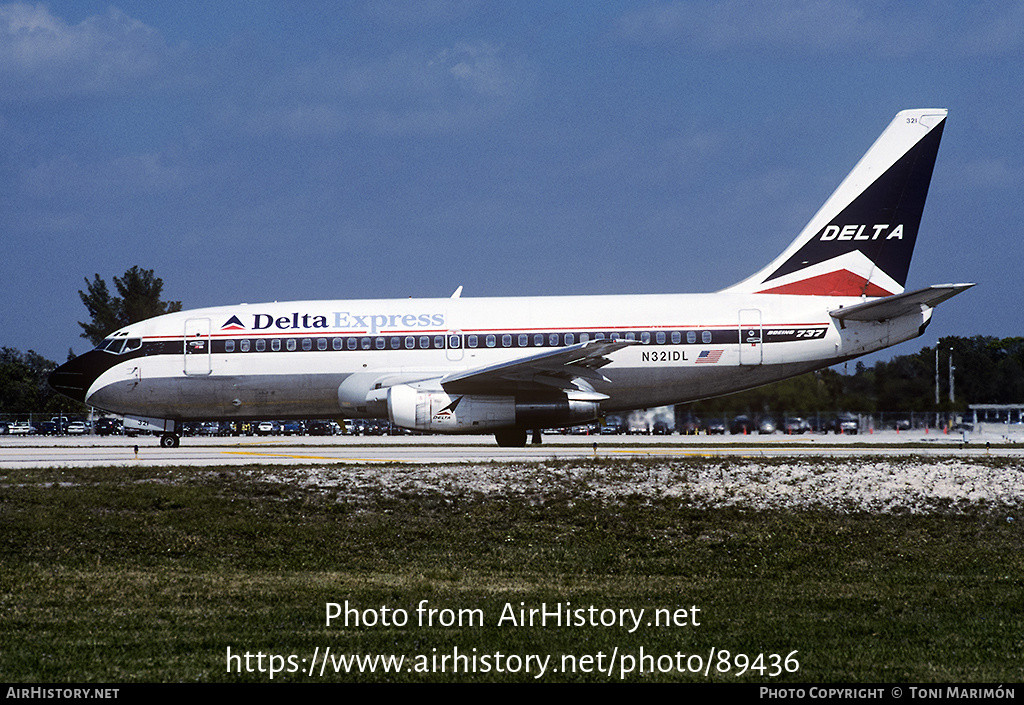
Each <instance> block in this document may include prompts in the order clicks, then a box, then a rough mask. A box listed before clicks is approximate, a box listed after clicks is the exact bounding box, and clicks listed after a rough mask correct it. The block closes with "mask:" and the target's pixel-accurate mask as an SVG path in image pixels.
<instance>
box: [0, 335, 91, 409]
mask: <svg viewBox="0 0 1024 705" xmlns="http://www.w3.org/2000/svg"><path fill="white" fill-rule="evenodd" d="M56 366H57V364H56V363H54V362H52V361H51V360H47V359H46V358H45V357H43V356H42V355H40V354H38V353H36V352H35V351H33V350H29V351H28V352H27V353H22V352H21V351H19V350H15V349H14V348H7V347H5V348H0V413H4V414H32V413H43V414H58V413H59V414H67V413H69V412H79V411H81V410H84V409H85V407H84V406H82V405H81V404H79V403H78V402H76V401H72V400H71V399H68V398H67V397H63V396H61V395H59V394H57V393H56V392H54V391H53V390H52V389H50V386H49V385H48V384H47V379H48V378H49V376H50V373H51V372H53V369H54V368H55V367H56Z"/></svg>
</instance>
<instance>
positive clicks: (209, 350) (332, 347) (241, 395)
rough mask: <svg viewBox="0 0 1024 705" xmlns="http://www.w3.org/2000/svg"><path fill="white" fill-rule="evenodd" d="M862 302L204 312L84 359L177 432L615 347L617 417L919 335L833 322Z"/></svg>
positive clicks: (610, 399)
mask: <svg viewBox="0 0 1024 705" xmlns="http://www.w3.org/2000/svg"><path fill="white" fill-rule="evenodd" d="M861 301H862V299H860V298H852V297H816V296H787V295H764V294H762V295H757V294H754V295H752V294H733V293H717V294H679V295H648V296H644V295H626V296H615V295H607V296H571V297H523V298H477V299H474V298H448V299H385V300H357V301H302V302H287V303H268V304H251V305H246V304H242V305H237V306H224V307H217V308H206V309H198V310H193V311H188V312H181V313H174V314H169V315H165V316H160V317H157V318H153V319H150V320H148V321H144V322H141V323H138V324H134V325H132V326H128V327H127V328H125V329H123V330H121V331H119V332H118V333H116V334H115V335H114V336H112V338H113V339H114V340H120V339H125V340H126V341H137V342H128V343H126V344H125V345H124V346H121V345H120V344H119V343H114V344H111V345H108V346H107V347H108V348H110V349H111V350H113V351H112V352H110V351H106V350H99V349H98V350H95V351H92V352H91V353H88V354H89V355H93V356H98V357H97V362H96V363H95V364H97V365H100V366H101V367H104V368H105V369H102V371H99V374H97V375H96V378H95V380H94V381H92V383H91V384H90V385H89V386H88V388H87V390H86V391H85V394H84V396H85V401H86V402H87V403H88V404H91V405H94V406H97V407H100V408H102V409H106V410H109V411H113V412H116V413H120V414H126V415H133V416H141V417H155V418H163V419H174V420H177V421H186V420H215V419H221V420H224V419H240V420H246V419H265V418H335V417H361V416H362V417H380V416H386V415H387V406H386V403H385V401H386V399H385V398H384V397H383V396H378V397H374V396H373V393H372V391H373V389H374V388H375V387H377V388H387V387H391V386H394V385H396V384H409V383H417V382H422V381H425V380H431V379H439V378H442V377H444V376H445V375H449V374H451V373H453V372H460V371H467V370H474V369H477V368H485V367H487V366H490V365H495V364H499V363H503V362H505V361H509V360H515V359H518V358H522V357H524V356H528V355H531V354H534V353H538V352H544V351H546V350H551V349H552V348H559V347H564V346H567V345H571V344H574V343H580V342H585V341H586V340H592V339H595V338H604V339H614V338H618V339H623V340H625V339H629V340H632V341H634V342H633V344H631V345H629V346H627V347H624V348H622V349H619V350H616V351H615V352H613V353H611V354H609V355H608V358H609V360H610V362H608V364H607V365H605V366H603V367H602V368H601V370H600V373H601V375H602V376H603V377H604V378H605V379H600V380H598V381H595V382H593V384H592V389H593V391H594V392H595V393H598V394H600V395H603V396H606V397H607V398H606V399H604V400H603V401H602V402H601V403H600V410H601V412H610V411H622V410H629V409H636V408H646V407H654V406H661V405H665V404H671V403H679V402H684V401H690V400H695V399H700V398H706V397H711V396H716V395H721V394H726V393H729V392H734V391H738V390H742V389H748V388H751V387H755V386H758V385H761V384H765V383H768V382H772V381H775V380H779V379H784V378H786V377H790V376H793V375H795V374H800V373H803V372H806V371H809V370H813V369H817V368H820V367H823V366H826V365H829V364H834V363H835V362H837V361H840V360H843V359H848V358H850V357H853V356H857V355H862V354H865V353H868V352H871V351H873V350H878V349H881V348H884V347H887V346H889V345H893V344H895V343H898V342H902V341H904V340H908V339H910V338H913V337H916V336H917V335H919V334H920V333H921V331H922V329H923V326H924V325H925V324H926V323H927V322H928V319H929V318H930V314H931V310H930V309H928V310H925V311H923V312H922V313H920V314H916V315H910V316H903V317H901V318H899V319H894V320H889V321H884V322H877V323H876V322H848V323H847V324H846V325H845V327H843V328H840V326H839V325H838V324H837V322H836V321H834V320H833V319H832V317H830V315H829V311H832V310H834V309H838V308H840V307H842V306H848V305H853V304H856V303H860V302H861ZM108 340H109V339H108ZM118 351H120V352H118ZM121 358H123V359H121ZM108 365H109V366H108ZM97 369H98V368H97ZM522 391H524V392H529V388H528V386H524V387H523V390H522Z"/></svg>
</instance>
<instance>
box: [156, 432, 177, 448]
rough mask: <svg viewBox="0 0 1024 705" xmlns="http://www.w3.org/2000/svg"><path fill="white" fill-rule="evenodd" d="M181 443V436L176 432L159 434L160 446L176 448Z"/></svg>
mask: <svg viewBox="0 0 1024 705" xmlns="http://www.w3.org/2000/svg"><path fill="white" fill-rule="evenodd" d="M179 445H181V437H180V436H179V435H178V434H176V433H165V434H164V435H162V436H160V447H161V448H177V447H178V446H179Z"/></svg>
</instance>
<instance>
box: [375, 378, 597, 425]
mask: <svg viewBox="0 0 1024 705" xmlns="http://www.w3.org/2000/svg"><path fill="white" fill-rule="evenodd" d="M600 406H601V405H600V402H599V401H595V400H593V399H573V398H570V396H568V395H566V394H561V393H559V394H554V395H553V394H542V395H532V396H531V395H527V396H490V395H483V394H449V393H447V392H445V391H440V390H436V389H435V390H425V389H417V388H415V387H412V386H410V385H407V384H399V385H395V386H393V387H390V388H389V389H388V416H389V417H390V419H391V422H392V423H394V424H396V425H398V426H402V427H403V428H412V429H416V430H418V431H432V432H435V433H484V432H490V431H495V430H498V429H504V428H512V427H516V428H523V429H526V428H550V427H552V426H569V425H573V424H579V423H585V422H587V421H592V420H594V419H596V418H597V417H598V416H599V415H600Z"/></svg>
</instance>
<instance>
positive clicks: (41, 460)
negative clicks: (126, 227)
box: [0, 432, 1024, 469]
mask: <svg viewBox="0 0 1024 705" xmlns="http://www.w3.org/2000/svg"><path fill="white" fill-rule="evenodd" d="M543 440H544V442H543V443H542V444H541V445H528V446H526V447H525V448H499V447H498V446H497V445H495V443H494V440H493V439H492V438H491V437H490V436H392V437H387V436H384V437H352V436H335V437H268V438H260V437H242V438H231V437H228V438H218V437H191V438H188V437H187V438H183V439H182V442H181V446H180V447H179V448H161V447H160V445H159V443H158V441H157V439H156V438H155V437H138V438H126V437H121V436H106V437H99V436H82V437H57V438H47V437H13V436H4V437H0V469H3V468H28V467H99V466H140V465H141V466H152V467H156V466H176V465H190V466H197V467H216V466H239V465H250V464H270V465H317V464H319V465H323V464H333V463H408V464H425V463H446V464H450V463H484V462H539V461H548V460H551V459H558V458H565V459H569V458H576V459H579V458H594V457H598V458H626V457H659V458H683V457H718V456H732V457H752V458H753V457H801V456H804V457H807V456H824V457H856V456H892V455H908V456H930V457H943V456H949V457H972V456H979V455H991V456H997V457H1022V456H1024V443H1007V442H1006V439H1005V438H1004V437H1002V436H991V437H986V436H984V435H976V436H973V437H970V438H968V440H967V442H966V443H965V442H964V438H963V437H961V436H950V435H943V434H936V433H931V434H924V433H917V432H903V433H902V434H896V433H893V432H885V433H877V434H872V435H870V436H868V435H861V436H835V435H807V436H784V435H773V436H724V437H723V436H677V435H672V436H560V435H558V436H554V435H552V436H547V435H546V436H544V439H543Z"/></svg>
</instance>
